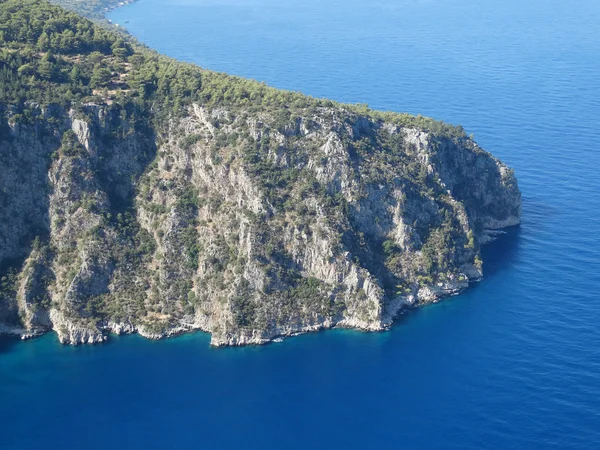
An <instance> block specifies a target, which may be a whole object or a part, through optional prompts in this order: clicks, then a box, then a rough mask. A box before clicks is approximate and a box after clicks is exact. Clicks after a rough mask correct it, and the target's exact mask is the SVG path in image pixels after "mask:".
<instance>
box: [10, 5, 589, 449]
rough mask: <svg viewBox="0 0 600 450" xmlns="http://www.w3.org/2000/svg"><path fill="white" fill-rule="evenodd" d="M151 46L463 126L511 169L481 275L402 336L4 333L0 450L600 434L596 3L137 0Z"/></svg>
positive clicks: (418, 314)
mask: <svg viewBox="0 0 600 450" xmlns="http://www.w3.org/2000/svg"><path fill="white" fill-rule="evenodd" d="M110 17H111V19H113V21H114V22H117V23H121V24H124V23H125V21H128V23H127V24H126V26H127V27H128V29H129V30H130V31H131V32H132V33H133V34H134V35H135V36H137V37H139V38H140V39H141V40H142V41H143V42H145V43H147V44H148V45H149V46H151V47H153V48H156V49H158V50H159V51H161V52H164V53H167V54H168V55H171V56H174V57H177V58H179V59H184V60H187V61H193V62H197V63H199V64H201V65H202V66H204V67H206V68H210V69H215V70H219V71H225V72H229V73H233V74H237V75H242V76H248V77H252V78H256V79H259V80H261V81H266V82H267V83H269V84H271V85H274V86H277V87H282V88H287V89H292V90H299V91H301V92H304V93H307V94H310V95H314V96H326V97H330V98H334V99H336V100H341V101H347V102H358V103H368V104H369V105H370V106H372V107H375V108H382V109H390V110H396V111H408V112H412V113H422V114H426V115H430V116H433V117H435V118H438V119H443V120H445V121H448V122H453V123H460V124H462V125H463V126H464V127H465V128H466V129H467V132H469V133H474V135H475V138H476V139H477V141H478V142H479V143H480V144H481V145H482V146H484V147H485V148H487V149H488V150H490V151H491V152H493V153H494V154H495V155H497V156H499V157H500V158H502V159H503V160H504V161H505V162H507V163H508V164H509V165H511V166H512V167H514V168H515V169H516V173H517V176H518V178H519V183H520V186H521V190H522V191H523V196H524V207H523V225H522V226H521V228H520V230H515V231H513V232H511V233H510V234H509V235H508V236H505V237H504V238H503V239H501V240H499V241H497V242H496V243H494V244H492V245H491V246H489V247H488V248H487V249H486V251H485V254H484V261H485V274H486V278H485V280H484V281H483V282H481V283H480V284H479V285H477V286H475V287H474V288H473V289H471V290H469V291H468V292H467V293H465V294H463V295H461V296H459V297H456V298H453V299H452V300H448V301H445V302H442V303H439V304H437V305H432V306H428V307H425V308H421V309H419V310H415V311H411V312H410V313H407V314H405V315H403V316H402V317H401V318H400V319H399V320H398V323H397V325H396V326H395V327H394V328H393V329H392V330H391V331H389V332H386V333H381V334H362V333H357V332H352V331H329V332H323V333H317V334H311V335H305V336H300V337H297V338H293V339H288V340H286V341H285V342H283V343H281V344H273V345H269V346H266V347H260V348H241V349H225V350H215V349H211V348H209V346H208V342H209V338H208V336H207V335H204V334H195V335H189V336H183V337H180V338H176V339H171V340H167V341H162V342H150V341H146V340H144V339H141V338H139V337H137V336H130V337H122V338H113V339H112V340H111V342H110V343H108V344H107V345H102V346H97V347H79V348H69V347H61V346H60V345H59V344H58V343H57V341H56V338H55V337H54V336H53V335H47V336H44V337H42V338H40V339H37V340H34V341H30V342H25V343H21V342H14V341H0V430H1V432H0V447H1V448H3V449H7V450H8V449H47V448H61V449H79V448H86V449H100V448H106V447H110V448H128V449H165V448H170V449H179V448H181V449H184V448H186V449H187V448H192V447H194V448H205V449H213V448H250V449H284V448H285V449H304V448H353V449H367V448H381V449H398V448H497V449H516V448H528V449H529V448H561V449H562V448H590V449H596V448H600V330H599V324H600V239H599V233H600V175H599V173H598V171H599V170H600V123H599V122H600V2H598V1H597V0H578V1H573V0H570V1H569V0H528V1H523V0H519V1H517V0H486V1H476V0H372V1H369V2H365V1H364V0H363V1H359V0H344V1H341V0H318V1H317V0H302V1H300V0H298V1H291V0H141V1H139V2H138V3H135V4H133V5H130V6H126V7H124V8H121V9H118V10H116V11H114V12H112V13H111V14H110Z"/></svg>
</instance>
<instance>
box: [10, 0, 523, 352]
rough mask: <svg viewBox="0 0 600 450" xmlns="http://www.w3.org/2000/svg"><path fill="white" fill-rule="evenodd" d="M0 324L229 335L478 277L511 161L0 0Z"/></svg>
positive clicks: (280, 331)
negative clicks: (483, 249) (507, 165)
mask: <svg viewBox="0 0 600 450" xmlns="http://www.w3.org/2000/svg"><path fill="white" fill-rule="evenodd" d="M0 204H1V205H2V209H0V274H1V276H2V279H1V281H2V283H1V285H0V295H1V298H0V332H3V331H5V332H14V333H18V334H21V335H23V336H29V335H34V334H38V333H40V332H43V331H45V330H48V329H54V330H56V331H57V332H58V333H59V336H60V339H61V341H62V342H66V343H81V342H98V341H102V340H103V339H105V337H106V332H108V331H113V332H135V331H137V332H140V333H142V334H144V335H145V336H149V337H162V336H167V335H171V334H174V333H180V332H184V331H187V330H190V329H202V330H205V331H208V332H210V333H211V334H212V336H213V341H212V342H213V344H215V345H228V344H230V345H239V344H247V343H262V342H266V341H268V340H270V339H272V338H273V337H275V336H278V335H289V334H294V333H297V332H305V331H311V330H316V329H320V328H326V327H333V326H346V327H355V328H360V329H365V330H380V329H384V328H386V327H387V326H389V324H390V323H391V321H392V319H393V318H394V316H395V315H396V313H397V312H398V310H399V309H401V308H402V307H405V306H412V305H416V304H420V303H423V302H428V301H434V300H437V299H439V298H441V297H444V296H447V295H451V294H453V293H456V292H459V291H460V290H462V289H464V288H466V287H467V286H468V284H469V281H470V280H474V279H478V278H479V277H480V276H481V267H482V262H481V259H480V252H479V249H480V245H481V243H482V242H483V241H484V240H485V239H486V230H487V229H497V228H501V227H504V226H510V225H514V224H517V223H518V222H519V219H520V193H519V190H518V186H517V183H516V179H515V178H514V174H513V172H512V171H511V170H510V169H509V168H507V167H506V166H505V165H504V164H502V163H501V162H500V161H498V160H497V159H495V158H493V157H492V156H491V155H490V154H488V153H487V152H485V151H484V150H482V149H481V148H479V147H478V146H477V145H476V144H475V143H474V142H473V141H472V140H470V139H469V138H467V137H466V136H465V133H464V131H463V130H462V128H461V127H454V126H450V125H447V124H444V123H442V122H437V121H434V120H432V119H429V118H424V117H414V116H410V115H407V114H396V113H389V112H388V113H384V112H376V111H371V110H369V109H368V108H367V107H365V106H352V105H341V104H338V103H335V102H331V101H329V100H323V99H314V98H310V97H307V96H304V95H302V94H299V93H294V92H288V91H282V90H277V89H273V88H269V87H267V86H265V85H264V84H261V83H257V82H255V81H251V80H245V79H242V78H238V77H232V76H228V75H226V74H219V73H214V72H210V71H206V70H203V69H201V68H199V67H197V66H195V65H192V64H185V63H181V62H178V61H175V60H173V59H170V58H167V57H165V56H162V55H159V54H157V53H156V52H154V51H152V50H149V49H147V48H144V47H143V46H141V45H139V44H138V43H137V42H135V40H133V39H132V38H130V37H128V36H126V35H123V34H120V33H115V32H113V31H110V29H108V28H102V27H100V26H98V25H95V24H93V23H92V22H90V21H89V20H87V19H84V18H82V17H80V16H78V15H76V14H75V13H72V12H67V11H66V10H64V9H62V8H60V7H58V6H53V5H50V4H49V3H47V2H45V1H43V0H2V1H0Z"/></svg>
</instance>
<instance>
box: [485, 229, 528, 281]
mask: <svg viewBox="0 0 600 450" xmlns="http://www.w3.org/2000/svg"><path fill="white" fill-rule="evenodd" d="M504 231H505V232H506V234H502V235H500V236H498V238H497V239H496V240H495V241H493V242H490V243H489V244H486V245H484V246H483V247H482V249H481V259H482V260H483V276H484V278H489V277H493V276H494V275H496V274H497V273H498V272H501V271H502V270H503V269H505V268H506V267H508V266H510V265H511V264H512V263H513V262H514V261H515V260H516V259H517V255H518V253H519V248H520V243H521V227H520V226H516V227H511V228H507V229H506V230H504Z"/></svg>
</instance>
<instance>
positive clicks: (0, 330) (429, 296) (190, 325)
mask: <svg viewBox="0 0 600 450" xmlns="http://www.w3.org/2000/svg"><path fill="white" fill-rule="evenodd" d="M489 231H490V232H491V234H492V235H493V236H498V235H499V234H501V233H502V231H501V230H489ZM492 240H494V239H493V238H492V239H490V240H488V241H487V242H491V241H492ZM470 275H471V276H472V277H471V278H469V277H468V276H467V275H464V279H462V280H451V281H448V282H446V283H437V284H436V285H433V286H425V287H421V288H420V289H419V290H418V291H417V292H416V293H415V294H414V295H413V294H411V295H408V296H398V297H396V298H394V299H393V300H391V301H390V302H388V304H387V305H386V311H385V312H384V314H383V315H382V319H381V322H380V323H378V324H377V323H375V324H373V323H361V322H360V321H353V320H341V321H339V322H333V321H326V322H323V323H319V324H315V325H303V324H291V325H290V326H288V327H286V328H283V329H279V330H273V331H272V332H271V334H270V335H268V336H265V335H263V334H260V333H253V334H251V335H250V336H245V335H243V336H236V337H231V338H229V339H218V340H216V339H211V342H210V345H211V346H212V347H229V346H248V345H264V344H268V343H271V342H281V341H282V340H283V338H287V337H293V336H299V335H302V334H306V333H311V332H317V331H323V330H328V329H334V328H340V329H354V330H357V331H363V332H384V331H386V330H389V329H390V328H391V327H392V326H393V324H394V321H395V319H396V318H397V317H398V316H399V315H401V314H403V313H406V312H408V311H409V310H411V309H414V308H418V307H420V306H424V305H427V304H430V303H437V302H439V301H441V300H444V299H448V298H449V297H453V296H456V295H459V294H460V293H462V292H464V291H465V290H466V289H468V288H469V286H470V284H471V283H474V282H479V281H480V280H481V279H482V276H481V273H480V272H478V271H477V270H474V271H471V274H470ZM50 317H51V320H52V321H53V327H52V328H48V329H44V328H40V327H37V328H34V329H29V330H28V329H23V328H19V327H10V326H6V325H3V324H0V336H1V335H3V334H4V335H9V336H15V337H19V338H20V339H21V340H29V339H33V338H36V337H39V336H42V335H44V334H46V333H49V332H53V331H54V332H56V333H57V335H58V339H59V342H60V343H61V344H64V345H84V344H100V343H104V342H106V341H107V340H109V339H110V336H111V335H117V336H122V335H128V334H139V335H140V336H142V337H144V338H146V339H151V340H162V339H168V338H170V337H175V336H180V335H183V334H186V333H191V332H195V331H200V332H208V333H210V330H209V329H207V327H206V324H202V323H199V322H189V320H191V319H193V318H189V317H188V318H187V321H182V322H181V323H179V324H176V325H174V326H173V327H170V328H167V329H165V330H163V331H160V332H157V331H151V330H150V329H148V328H146V327H144V326H136V325H134V324H133V323H131V322H129V321H127V322H112V321H109V322H106V323H103V324H101V325H100V326H99V327H98V330H91V329H89V328H86V327H82V326H78V325H77V324H76V323H73V322H69V321H68V320H67V319H65V318H64V317H62V316H61V315H60V314H58V313H57V312H55V311H52V312H51V313H50Z"/></svg>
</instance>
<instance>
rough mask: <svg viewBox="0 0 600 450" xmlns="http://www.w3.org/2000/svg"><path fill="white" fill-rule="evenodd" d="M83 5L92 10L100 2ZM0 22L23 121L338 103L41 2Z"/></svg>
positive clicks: (9, 2)
mask: <svg viewBox="0 0 600 450" xmlns="http://www.w3.org/2000/svg"><path fill="white" fill-rule="evenodd" d="M61 3H63V4H64V0H61ZM72 3H73V7H74V8H75V9H76V10H78V11H80V12H84V13H85V11H86V10H82V9H81V8H76V7H75V6H74V3H75V2H72ZM87 3H88V4H90V8H91V9H95V7H94V6H93V5H94V4H100V2H95V3H94V2H91V3H90V2H87ZM96 9H97V8H96ZM0 24H1V25H0V102H2V103H9V104H13V105H20V106H21V108H22V110H21V111H19V113H20V114H22V115H23V117H27V114H28V113H27V111H25V110H27V108H26V107H25V103H26V102H35V103H37V104H40V105H48V104H59V105H63V106H67V105H70V104H73V103H81V102H100V103H102V102H111V101H116V100H118V101H120V102H123V101H125V98H129V99H131V100H134V101H136V102H138V103H142V104H149V102H152V104H153V105H154V106H155V111H156V114H157V115H158V116H160V115H161V114H172V113H173V112H182V107H183V106H185V105H188V104H190V103H191V102H192V101H195V102H199V103H201V104H204V105H206V106H214V105H221V106H230V107H238V108H244V109H245V110H246V111H250V112H251V111H253V110H256V111H263V112H264V111H266V110H267V111H268V110H272V111H275V110H277V113H278V114H281V112H282V111H283V112H284V113H285V114H286V116H287V117H290V116H292V115H293V111H298V110H302V109H307V108H309V109H310V108H319V107H331V106H341V105H339V104H336V103H334V102H331V101H329V100H320V99H314V98H311V97H308V96H305V95H302V94H300V93H296V92H289V91H283V90H278V89H274V88H270V87H267V86H266V85H264V84H262V83H258V82H256V81H252V80H247V79H243V78H239V77H234V76H229V75H225V74H220V73H215V72H210V71H205V70H202V69H200V68H199V67H197V66H195V65H193V64H186V63H182V62H178V61H175V60H173V59H171V58H167V57H165V56H161V55H159V54H158V53H156V52H154V51H152V50H149V49H147V48H145V47H143V46H141V45H139V44H137V43H136V42H135V41H134V40H133V39H131V38H129V37H126V36H124V35H122V34H119V33H116V32H111V31H109V30H108V29H105V28H102V27H100V26H98V25H95V24H93V23H92V22H90V21H89V20H87V19H84V18H82V17H80V16H78V15H77V14H75V13H71V12H66V11H65V10H63V9H62V8H60V7H58V6H53V5H50V4H48V3H47V2H46V1H44V0H1V1H0ZM344 107H345V108H347V109H349V110H351V111H353V112H356V113H358V114H364V115H367V116H370V117H372V118H373V119H374V120H386V121H388V122H390V123H395V124H397V125H410V126H414V127H418V128H423V129H429V130H431V131H433V132H435V133H438V134H440V135H445V136H448V137H465V134H464V131H463V130H462V128H461V127H454V126H451V125H447V124H444V123H443V122H437V121H434V120H432V119H429V118H425V117H421V116H417V117H415V116H411V115H408V114H397V113H389V112H375V111H372V110H370V109H369V108H368V107H366V106H365V105H345V106H344ZM190 139H192V138H190Z"/></svg>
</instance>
